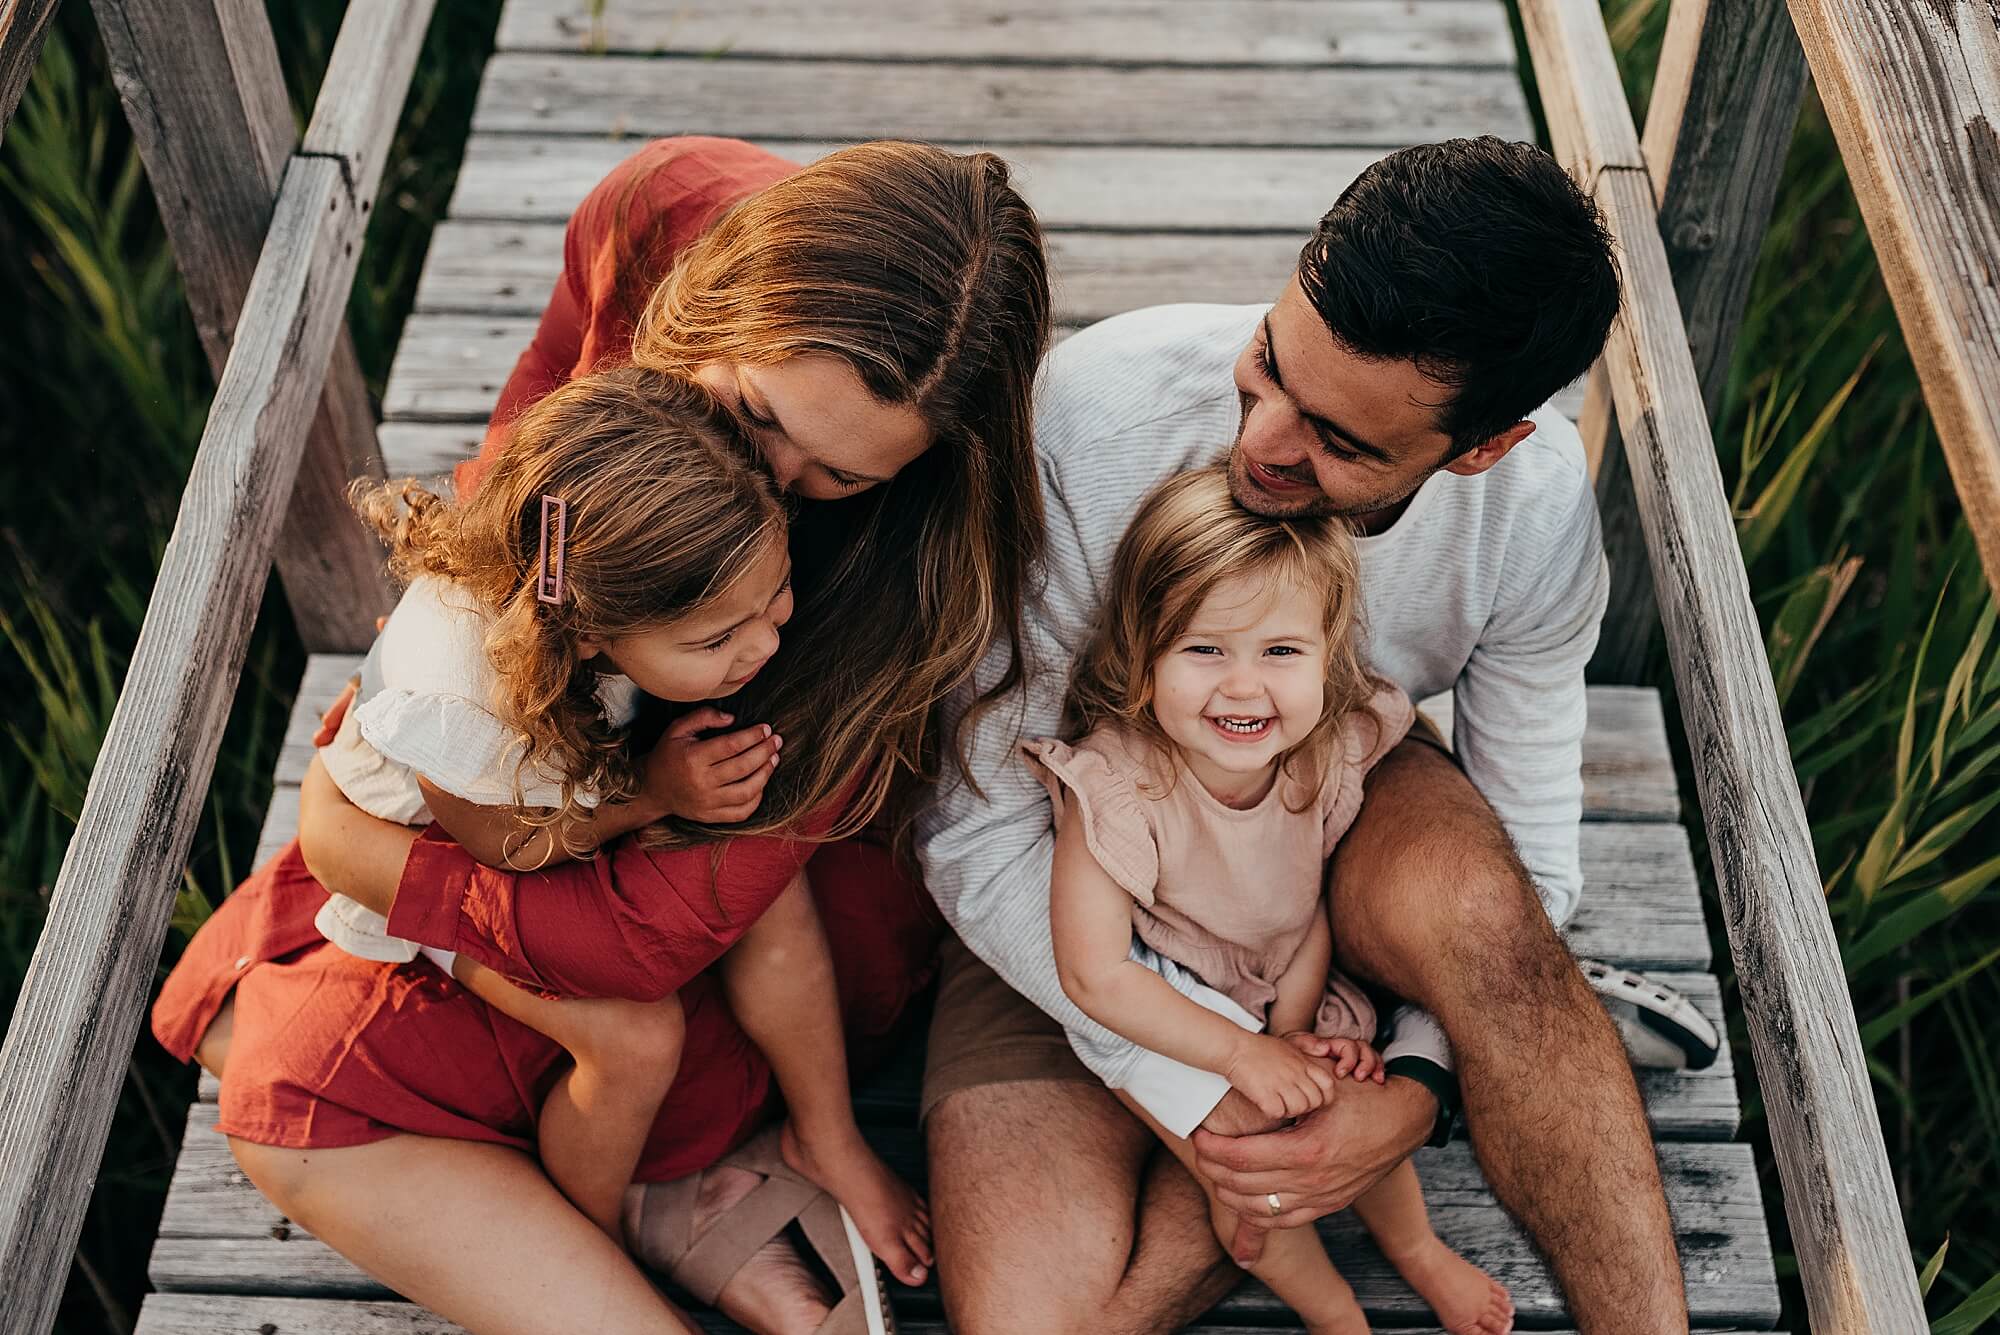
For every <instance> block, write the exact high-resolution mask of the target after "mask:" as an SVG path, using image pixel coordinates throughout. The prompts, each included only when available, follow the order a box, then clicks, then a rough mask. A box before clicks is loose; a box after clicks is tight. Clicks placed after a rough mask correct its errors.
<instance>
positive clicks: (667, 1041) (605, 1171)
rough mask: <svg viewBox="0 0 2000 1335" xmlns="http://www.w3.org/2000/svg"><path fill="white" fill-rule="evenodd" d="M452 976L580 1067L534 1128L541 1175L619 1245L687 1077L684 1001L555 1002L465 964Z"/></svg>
mask: <svg viewBox="0 0 2000 1335" xmlns="http://www.w3.org/2000/svg"><path fill="white" fill-rule="evenodd" d="M453 974H454V975H455V976H456V977H457V979H458V981H459V982H460V983H461V984H463V985H464V987H465V989H466V990H467V991H469V992H471V993H472V994H473V995H474V996H476V997H478V998H479V999H480V1000H482V1001H484V1002H485V1003H486V1004H487V1005H489V1006H491V1007H493V1009H495V1010H497V1011H499V1012H500V1013H502V1014H503V1015H507V1016H510V1017H512V1018H513V1019H515V1020H517V1021H519V1022H520V1023H522V1024H524V1025H526V1026H528V1028H530V1029H533V1030H534V1031H536V1032H537V1033H539V1034H543V1035H546V1036H547V1037H549V1038H550V1039H553V1040H554V1041H555V1042H557V1043H560V1044H562V1046H563V1047H564V1048H565V1049H566V1050H568V1052H569V1055H570V1056H571V1057H572V1058H573V1059H574V1060H575V1062H576V1065H575V1066H574V1067H573V1068H572V1069H571V1070H569V1071H566V1072H564V1074H563V1075H562V1077H561V1078H560V1079H559V1080H557V1081H556V1083H555V1085H554V1087H553V1088H551V1089H550V1090H549V1094H548V1097H547V1099H545V1100H544V1101H543V1104H542V1112H541V1117H540V1118H539V1120H538V1121H537V1122H536V1126H535V1134H536V1140H537V1144H538V1146H539V1148H540V1150H541V1156H542V1167H543V1169H544V1170H545V1171H546V1172H547V1173H548V1175H549V1178H550V1180H551V1181H553V1182H554V1183H555V1184H556V1186H557V1187H559V1188H560V1189H561V1190H562V1193H563V1194H564V1195H565V1196H567V1197H569V1198H570V1200H572V1201H574V1202H575V1203H576V1208H577V1209H579V1210H581V1211H583V1213H584V1214H585V1215H586V1216H588V1217H589V1219H590V1221H591V1222H592V1223H594V1224H596V1225H597V1226H598V1227H599V1228H601V1229H603V1230H604V1231H605V1233H606V1234H607V1235H608V1236H610V1237H611V1238H613V1239H615V1240H618V1241H621V1242H622V1241H623V1240H624V1236H625V1235H624V1231H623V1226H622V1225H621V1223H620V1222H619V1210H620V1207H621V1204H622V1203H623V1201H624V1199H625V1188H626V1187H627V1186H628V1185H629V1184H630V1183H631V1181H632V1174H633V1170H634V1169H636V1168H637V1167H638V1165H639V1154H640V1152H641V1151H642V1150H644V1149H645V1147H646V1136H647V1134H648V1133H649V1132H651V1131H652V1129H653V1119H654V1118H655V1117H657V1116H658V1115H659V1111H660V1102H661V1100H663V1099H665V1098H666V1096H667V1088H668V1086H670V1085H672V1084H673V1082H674V1073H675V1072H676V1071H678V1070H679V1069H680V1056H681V1042H682V1039H683V1037H684V1036H685V1034H686V1023H685V1020H684V1017H683V1016H682V1014H681V1004H680V1000H679V998H677V997H668V998H667V999H666V1000H665V1001H662V1002H636V1001H622V1000H617V999H612V998H605V999H598V998H589V999H581V998H579V999H571V1000H564V1001H551V1000H549V999H548V998H546V997H538V996H535V995H534V994H533V993H531V992H527V991H524V990H523V989H521V988H518V987H516V986H514V984H512V983H510V982H508V981H507V980H506V979H505V978H502V977H501V976H500V975H499V974H497V973H495V972H493V970H491V969H488V968H486V967H484V966H483V965H479V964H475V963H474V962H473V961H471V960H469V959H467V958H465V957H464V956H463V955H461V956H459V957H458V962H457V964H456V966H455V967H454V969H453Z"/></svg>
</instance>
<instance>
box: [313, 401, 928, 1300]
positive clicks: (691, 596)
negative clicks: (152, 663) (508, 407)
mask: <svg viewBox="0 0 2000 1335" xmlns="http://www.w3.org/2000/svg"><path fill="white" fill-rule="evenodd" d="M752 460H753V451H752V449H751V448H750V446H749V444H748V443H747V442H746V441H745V440H744V439H743V437H742V435H741V432H740V429H739V428H738V427H737V426H736V424H735V423H734V421H733V419H732V418H731V417H730V416H729V415H728V414H727V413H726V412H725V411H724V410H723V409H722V408H721V407H720V406H719V405H718V404H717V403H716V402H715V401H714V400H713V399H712V398H711V397H710V396H709V394H708V393H707V392H706V391H705V390H703V389H702V388H700V387H699V386H698V385H696V384H694V383H692V382H690V381H687V380H684V379H681V378H679V377H676V376H672V375H669V374H666V373H663V372H659V371H647V370H641V369H638V368H625V369H620V370H614V371H606V372H600V373H598V374H595V375H591V376H586V377H583V378H580V379H578V380H575V381H572V382H571V383H570V384H569V385H567V386H565V387H563V388H562V389H559V390H557V391H555V392H554V393H551V394H550V395H548V396H547V397H546V398H544V399H543V400H541V401H540V402H539V403H538V404H536V405H535V406H534V407H533V408H532V409H530V410H529V411H528V412H526V413H525V414H523V415H522V416H521V417H520V418H519V420H518V421H517V422H516V423H515V425H514V427H513V432H512V438H511V440H510V442H509V446H508V449H507V450H506V452H505V453H503V454H502V455H501V456H500V457H499V459H498V461H497V462H496V463H495V464H494V466H493V469H492V471H491V473H490V474H489V475H488V477H487V478H486V480H485V481H484V482H483V483H482V484H481V485H480V487H479V489H478V490H477V492H476V493H474V495H473V496H472V498H471V499H470V500H468V501H466V502H465V503H464V504H462V505H453V504H450V503H448V502H446V501H443V500H441V499H440V498H438V497H436V496H434V495H432V494H431V493H429V492H428V491H425V490H424V489H423V488H422V487H420V486H418V485H417V484H416V483H414V482H406V483H403V484H401V485H400V486H397V485H390V486H376V487H368V486H365V485H364V486H362V487H359V488H357V501H358V504H359V506H360V508H361V510H362V511H363V513H364V515H366V516H367V517H368V518H369V519H370V520H372V521H373V522H374V523H375V525H376V526H377V527H378V529H379V530H380V531H381V532H382V534H383V537H384V538H385V539H386V540H387V541H388V543H389V546H390V559H391V564H392V567H393V569H394V570H395V571H396V573H397V574H398V575H399V576H401V577H403V578H404V579H406V580H408V581H409V588H408V591H407V592H406V593H405V594H404V596H403V599H402V601H401V602H400V603H399V604H398V605H397V608H396V610H395V613H394V614H393V615H392V616H391V617H390V618H389V621H388V623H387V624H386V625H385V626H384V628H383V631H382V634H381V636H380V637H379V638H378V640H377V641H376V644H375V646H374V648H373V650H372V651H371V652H370V653H369V655H368V658H367V661H366V662H365V663H364V665H363V668H362V672H361V682H360V688H359V693H358V695H357V698H356V701H355V704H354V706H353V707H352V708H350V709H349V710H348V712H347V715H346V717H345V718H344V719H343V721H342V723H341V727H340V731H339V733H338V735H337V736H336V737H335V739H334V741H333V743H332V744H331V745H330V746H328V747H326V748H324V749H323V750H322V751H321V753H320V755H321V762H322V764H323V765H324V766H325V767H326V769H327V771H328V773H329V774H330V775H331V776H332V778H333V779H334V781H335V783H336V784H337V785H338V786H339V787H340V789H341V790H342V792H343V793H344V794H345V795H346V796H347V798H348V799H349V800H350V801H352V802H353V803H354V804H355V805H357V806H359V807H361V808H363V809H364V810H366V811H368V812H370V813H371V814H373V815H375V816H378V817H381V818H383V819H387V820H395V821H400V822H403V823H405V824H425V823H429V822H430V821H432V820H433V819H435V820H436V821H437V823H438V824H440V825H442V826H443V827H444V829H445V830H446V832H448V833H449V834H450V835H451V836H452V837H453V838H454V839H456V840H457V841H458V842H459V843H460V844H461V845H462V846H464V848H465V849H466V850H467V851H468V852H470V853H471V854H473V856H475V857H477V858H478V859H479V860H480V861H482V862H485V863H487V864H488V865H489V866H494V867H505V868H511V869H516V870H533V869H537V868H541V867H545V866H548V865H550V864H552V863H556V862H560V861H563V860H566V859H570V858H578V857H588V856H590V855H591V854H592V853H593V852H594V850H595V849H596V848H597V847H598V846H599V845H600V844H602V843H604V842H606V841H608V840H610V839H613V838H615V837H617V836H619V835H623V834H627V833H631V832H634V831H641V832H642V833H641V834H640V835H639V837H640V838H641V840H642V841H651V842H656V843H657V842H664V841H665V840H666V839H667V838H668V836H666V835H664V834H662V833H660V832H658V831H653V830H649V829H648V827H651V826H655V825H656V824H658V823H659V822H661V821H663V820H665V819H667V818H668V817H669V816H674V817H680V818H683V819H685V820H689V821H702V822H731V821H740V820H743V819H745V818H746V817H748V816H750V815H751V814H752V813H753V812H754V811H755V810H756V808H757V806H758V803H759V799H760V797H761V794H762V791H763V788H764V785H765V782H766V780H767V779H768V778H769V776H770V774H771V772H772V770H773V769H774V768H775V767H776V765H777V764H778V755H779V748H780V746H781V745H782V742H783V739H782V738H780V737H777V736H774V735H772V732H771V729H770V728H768V727H762V726H759V727H752V728H746V729H742V730H738V731H735V732H731V733H728V734H726V735H722V736H716V737H704V733H705V732H707V731H709V730H713V729H717V728H721V727H725V726H727V725H729V724H731V723H732V722H733V721H734V720H733V719H732V718H731V717H730V715H728V714H726V713H723V712H721V711H720V710H718V709H716V708H714V707H712V706H706V705H704V706H702V707H699V708H694V709H690V710H687V711H685V712H683V713H681V714H680V715H679V717H678V718H676V719H674V721H673V722H672V723H671V725H670V726H669V727H668V728H667V730H666V733H665V735H664V736H663V737H662V738H661V740H660V741H659V742H658V744H657V745H655V746H654V747H653V749H652V750H651V751H650V752H649V753H648V754H646V755H644V756H643V757H637V756H635V755H633V753H632V752H631V750H630V749H629V747H628V745H627V739H626V736H625V731H626V727H627V725H628V724H629V723H630V722H631V721H632V718H633V716H634V714H635V712H636V709H637V705H638V703H639V697H640V696H641V694H644V695H649V696H652V697H654V698H656V699H659V700H664V701H671V702H676V703H682V704H689V705H694V704H698V703H699V702H703V701H709V700H719V699H724V698H726V697H728V696H731V695H733V694H735V693H736V692H737V691H738V690H740V689H742V688H743V687H744V686H745V685H747V684H748V683H749V681H750V679H751V678H752V677H754V676H755V675H756V674H757V672H758V671H759V670H760V669H761V668H762V667H763V666H764V664H765V663H766V662H767V661H768V660H769V659H770V657H771V656H772V654H773V653H775V652H776V650H777V647H778V631H779V627H781V626H783V625H784V624H785V621H786V620H787V619H788V618H789V617H790V616H791V613H792V593H791V561H790V557H789V554H788V551H787V524H786V517H785V512H784V509H783V506H782V505H781V503H780V500H779V498H778V495H777V493H776V490H775V488H774V487H773V485H772V483H771V482H770V480H769V478H768V477H767V476H766V475H765V474H764V473H763V472H762V471H761V470H759V469H758V468H757V467H756V466H755V465H754V463H753V462H752ZM689 890H690V893H700V890H699V888H698V887H693V886H691V887H690V888H689ZM317 921H318V925H319V927H320V929H321V931H322V932H323V933H324V934H325V935H326V936H327V938H328V939H329V940H331V941H332V942H334V943H335V944H336V945H338V946H341V947H342V948H343V949H346V950H348V951H349V952H350V953H353V954H358V955H362V956H365V957H368V958H372V959H382V960H389V961H395V962H404V961H409V960H412V959H414V958H415V957H416V955H417V954H418V953H419V952H418V948H417V947H416V946H415V945H414V944H413V943H410V942H407V941H403V940H400V939H398V938H395V937H391V936H389V935H388V933H387V930H386V927H387V924H386V922H385V920H384V919H383V918H382V916H381V915H379V914H377V913H374V912H371V911H370V910H368V909H366V908H364V907H362V906H361V905H360V904H358V903H356V902H354V901H352V900H350V899H347V898H346V897H345V896H341V895H333V896H331V897H330V898H329V899H328V901H327V904H326V907H325V908H324V909H323V910H322V911H321V913H320V915H319V917H318V920H317ZM422 953H423V954H424V955H426V956H428V957H429V958H430V959H431V960H432V962H434V963H435V964H437V965H438V967H440V968H441V969H443V970H444V971H446V972H447V973H451V974H453V975H454V976H456V977H457V978H458V979H459V980H460V981H461V982H462V983H464V984H465V985H466V986H467V987H468V988H469V989H470V990H472V991H473V992H474V993H476V994H477V995H479V996H480V997H481V998H483V999H484V1000H485V1001H487V1003H488V1004H490V1005H492V1006H493V1007H495V1008H496V1009H497V1010H500V1011H501V1012H503V1013H505V1014H506V1015H508V1016H510V1017H512V1018H513V1019H515V1020H517V1021H519V1022H520V1023H522V1024H525V1025H527V1026H528V1027H530V1028H532V1029H535V1030H536V1031H538V1032H540V1033H542V1034H545V1035H546V1036H548V1037H549V1038H551V1039H553V1040H555V1041H556V1042H558V1043H560V1044H562V1045H563V1046H564V1047H565V1048H566V1049H567V1050H568V1051H569V1053H570V1055H571V1056H572V1057H573V1058H574V1060H575V1064H574V1067H573V1069H571V1070H570V1071H569V1072H568V1073H567V1074H566V1075H565V1076H564V1077H563V1078H562V1079H561V1080H560V1081H559V1082H558V1083H557V1084H556V1085H555V1087H554V1088H553V1090H552V1091H551V1092H550V1094H549V1096H548V1098H547V1100H546V1102H545V1104H544V1106H543V1109H542V1112H541V1116H540V1118H539V1119H538V1122H537V1131H536V1134H537V1137H538V1140H539V1144H540V1149H541V1157H542V1162H543V1165H544V1167H545V1169H546V1170H547V1172H548V1174H549V1177H550V1179H551V1180H552V1181H554V1182H555V1183H556V1185H557V1186H558V1187H560V1188H561V1189H562V1190H563V1192H564V1193H565V1194H566V1195H568V1196H569V1198H570V1199H571V1200H572V1201H573V1202H574V1203H575V1204H576V1205H577V1207H578V1208H579V1209H580V1210H582V1211H583V1212H584V1213H585V1214H586V1215H588V1216H589V1217H590V1218H591V1219H592V1220H593V1221H594V1222H596V1223H597V1224H598V1226H599V1227H601V1228H603V1229H604V1230H605V1231H606V1232H608V1233H609V1234H611V1236H612V1237H613V1238H618V1237H620V1235H621V1231H622V1230H621V1223H620V1209H621V1202H622V1200H623V1198H624V1196H625V1192H626V1187H627V1185H628V1184H629V1183H630V1182H631V1180H632V1172H633V1168H634V1165H635V1164H636V1163H637V1162H638V1159H639V1155H640V1151H641V1148H642V1146H643V1144H644V1142H645V1138H646V1135H647V1133H648V1131H649V1130H650V1128H651V1126H652V1123H653V1121H654V1117H655V1114H656V1112H657V1110H658V1108H659V1106H660V1103H661V1101H662V1099H663V1098H664V1097H665V1095H666V1092H667V1089H668V1087H669V1086H670V1085H671V1084H672V1082H673V1079H674V1075H675V1073H676V1068H677V1066H678V1063H679V1060H680V1052H681V1037H682V1016H681V1012H680V1005H679V1002H678V1000H677V999H676V998H674V997H671V996H670V997H667V998H666V999H665V1000H664V1001H660V1002H655V1003H641V1002H634V1001H625V1000H618V999H601V1000H598V999H592V1000H576V999H571V1000H551V999H546V998H543V997H540V996H536V995H532V994H530V993H529V992H528V991H526V990H524V989H522V988H519V987H516V986H515V985H513V984H512V983H510V982H508V981H507V980H505V979H504V978H502V977H500V976H499V975H497V974H495V973H493V972H492V971H491V970H489V969H485V968H482V967H481V966H479V965H478V964H475V963H473V962H472V961H470V960H467V959H462V958H457V957H454V956H452V955H449V954H447V953H445V952H440V951H433V950H429V949H425V950H424V951H422ZM720 972H721V976H722V982H723V986H724V990H725V992H726V994H727V995H728V998H729V1001H730V1005H731V1008H732V1009H733V1011H734V1012H735V1015H736V1018H737V1020H738V1021H739V1023H740V1024H741V1025H742V1027H743V1030H744V1032H745V1033H746V1034H748V1035H749V1036H750V1037H751V1038H752V1039H753V1040H754V1041H755V1042H756V1043H757V1044H758V1046H759V1047H760V1048H761V1049H762V1050H763V1052H764V1054H765V1056H766V1057H767V1058H768V1060H769V1061H770V1064H771V1067H772V1070H773V1072H774V1074H775V1075H776V1078H777V1081H778V1084H779V1087H780V1088H781V1090H782V1091H783V1092H784V1095H785V1099H786V1104H787V1107H788V1109H789V1111H790V1114H791V1121H790V1123H789V1124H788V1126H787V1127H786V1132H785V1136H784V1141H783V1144H784V1150H785V1157H786V1159H787V1161H788V1162H790V1163H791V1165H792V1167H794V1168H795V1169H797V1170H798V1171H799V1172H801V1173H803V1174H805V1175H806V1176H808V1177H810V1178H812V1179H813V1180H814V1181H815V1182H816V1183H818V1184H819V1185H820V1186H822V1187H824V1188H825V1189H826V1190H827V1191H829V1192H830V1193H831V1194H832V1195H833V1196H834V1197H835V1199H836V1200H838V1201H839V1202H840V1203H841V1205H842V1206H843V1207H844V1208H845V1209H846V1210H847V1212H848V1214H849V1217H850V1218H851V1221H852V1224H853V1225H854V1226H855V1227H856V1228H858V1230H859V1233H860V1235H861V1237H862V1238H863V1239H865V1241H866V1243H867V1246H868V1247H869V1248H871V1249H872V1250H873V1251H874V1252H875V1253H876V1254H878V1255H880V1256H881V1257H882V1258H883V1259H884V1260H885V1261H888V1262H889V1264H890V1266H891V1268H892V1269H893V1270H895V1271H896V1273H897V1274H898V1276H899V1277H901V1278H904V1279H905V1280H906V1281H912V1282H914V1281H915V1279H920V1269H919V1268H920V1267H921V1266H927V1265H928V1264H929V1263H930V1260H931V1255H930V1244H929V1220H928V1216H927V1214H926V1211H925V1207H924V1205H923V1202H922V1201H921V1200H920V1199H919V1198H918V1196H917V1195H916V1193H915V1192H913V1191H912V1190H911V1189H910V1188H909V1187H908V1186H907V1185H906V1184H904V1183H903V1182H902V1181H901V1180H900V1179H898V1178H897V1177H896V1176H895V1175H894V1174H893V1173H891V1172H890V1171H889V1169H888V1167H887V1166H886V1165H884V1164H883V1163H882V1162H881V1160H880V1159H879V1158H877V1157H876V1155H875V1154H874V1152H873V1151H872V1150H870V1149H869V1148H868V1146H867V1145H866V1143H865V1142H864V1141H863V1140H862V1138H861V1133H860V1131H859V1129H858V1128H857V1127H856V1125H855V1123H854V1119H853V1111H852V1103H851V1099H850V1095H849V1091H848V1084H847V1070H846V1063H845V1059H844V1055H843V1052H844V1049H843V1044H842V1040H841V1034H840V1028H839V1004H838V1001H837V999H836V996H835V992H834V982H833V967H832V960H831V957H830V955H829V953H828V948H827V944H826V940H825V937H824V934H823V932H822V930H821V926H820V923H819V919H818V916H817V913H816V911H815V909H814V907H813V901H812V898H811V896H810V894H809V892H808V890H807V888H806V885H805V881H804V878H803V874H801V876H800V877H799V879H797V880H796V881H794V882H793V884H792V885H791V887H790V888H789V889H788V890H786V891H785V892H784V894H783V895H782V896H781V897H780V898H779V899H778V901H777V902H776V903H775V904H774V905H773V906H772V908H771V909H770V910H769V911H767V912H766V913H765V914H764V915H763V916H762V917H761V918H759V919H758V921H757V922H756V923H755V924H754V925H753V926H751V927H749V928H748V929H747V930H746V931H745V932H744V933H743V935H742V937H741V938H740V940H739V941H738V942H737V943H736V945H735V946H734V947H733V948H732V949H731V950H730V951H729V952H728V953H727V954H726V955H724V956H723V957H722V962H721V969H720ZM857 1259H858V1258H857ZM913 1277H914V1278H913Z"/></svg>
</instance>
